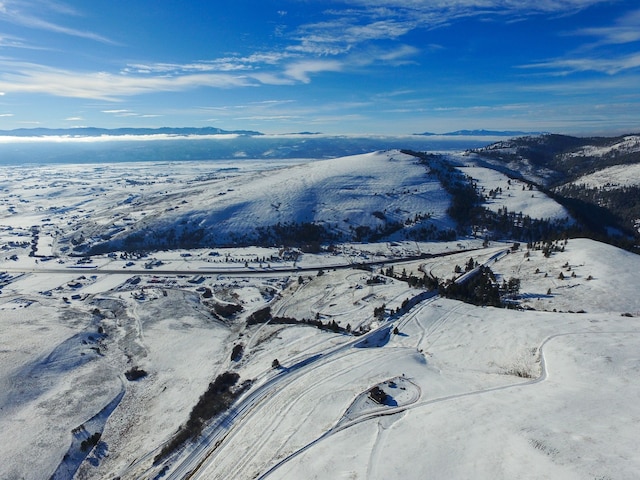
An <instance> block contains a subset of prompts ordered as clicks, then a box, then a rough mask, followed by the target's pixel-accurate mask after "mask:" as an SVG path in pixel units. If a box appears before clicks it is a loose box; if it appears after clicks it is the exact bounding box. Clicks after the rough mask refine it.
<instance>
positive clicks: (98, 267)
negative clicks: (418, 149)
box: [0, 150, 640, 479]
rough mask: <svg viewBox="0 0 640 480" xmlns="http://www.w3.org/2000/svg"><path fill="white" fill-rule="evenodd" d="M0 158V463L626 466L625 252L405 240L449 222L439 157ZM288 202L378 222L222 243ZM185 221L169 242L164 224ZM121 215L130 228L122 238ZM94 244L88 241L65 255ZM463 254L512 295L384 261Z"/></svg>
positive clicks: (494, 204) (157, 470)
mask: <svg viewBox="0 0 640 480" xmlns="http://www.w3.org/2000/svg"><path fill="white" fill-rule="evenodd" d="M454 157H455V158H456V159H460V158H462V157H461V156H460V155H458V156H454ZM460 171H461V172H462V173H464V174H465V175H468V176H469V177H471V178H473V179H474V181H476V182H477V184H478V188H481V189H484V190H485V191H486V192H488V191H492V192H495V193H496V194H495V195H492V196H489V195H487V197H488V199H487V205H486V206H487V207H488V208H489V209H491V210H494V211H498V209H504V208H507V209H508V210H509V211H521V212H523V214H524V215H527V216H530V217H532V218H541V219H546V218H551V219H564V218H567V217H568V213H567V212H566V210H565V209H564V208H563V207H562V206H560V205H558V204H557V203H555V202H554V201H553V200H552V199H551V198H549V197H547V196H546V195H544V194H543V193H542V192H539V191H537V190H536V191H533V190H530V189H529V187H528V185H525V184H521V183H519V182H517V181H515V180H512V179H509V178H508V177H506V176H504V175H503V174H500V173H497V172H496V171H494V170H489V169H487V168H483V167H481V166H479V165H476V164H471V163H468V164H465V165H464V166H461V167H460ZM0 175H1V177H0V185H1V186H2V190H3V196H2V202H3V203H2V205H0V208H2V212H1V213H0V245H2V256H1V257H2V258H0V290H1V294H0V366H1V368H0V432H1V433H0V456H1V461H0V478H7V479H13V478H16V479H17V478H25V479H40V478H56V479H64V478H79V479H85V478H87V479H88V478H121V479H129V478H185V477H187V476H188V477H189V478H202V479H208V478H236V479H252V478H269V479H276V478H323V479H324V478H362V479H365V478H366V479H377V478H379V479H382V478H415V479H418V478H425V477H433V478H505V479H506V478H567V479H573V478H576V479H577V478H593V479H596V478H623V479H624V478H629V479H631V478H635V477H637V474H638V472H639V471H640V457H639V456H638V455H637V453H636V449H637V448H636V447H637V432H636V430H637V424H638V419H640V402H638V399H639V398H640V385H638V383H637V381H636V379H637V378H638V374H639V373H640V354H639V353H638V352H640V323H639V322H638V318H640V295H638V283H637V280H638V272H639V271H640V257H638V256H637V255H635V254H633V253H630V252H627V251H624V250H621V249H618V248H616V247H613V246H610V245H607V244H604V243H599V242H596V241H593V240H588V239H584V238H570V239H568V240H567V241H564V240H562V241H557V242H554V245H553V246H554V248H553V249H551V250H545V249H544V248H542V246H541V245H540V244H539V243H538V242H536V244H531V245H527V244H526V243H520V244H515V242H513V241H511V240H509V239H503V240H493V239H492V240H491V241H487V239H485V238H482V237H480V238H474V237H472V236H466V235H460V236H459V237H458V238H456V239H455V240H453V241H442V242H429V241H411V240H408V239H406V238H404V236H403V235H404V232H405V231H411V230H412V229H414V228H417V227H427V226H429V225H433V226H434V227H433V228H435V229H438V230H447V229H453V228H455V224H454V222H453V220H452V219H451V218H450V217H449V216H448V214H447V208H448V206H449V202H450V196H449V194H448V193H447V192H445V191H444V190H443V188H441V185H440V184H439V182H438V180H437V179H436V178H435V177H433V176H430V175H429V170H428V168H427V167H426V166H425V165H421V164H419V163H418V162H417V161H416V159H415V157H412V156H410V155H406V154H403V153H400V152H399V151H396V150H392V151H387V152H377V153H373V154H365V155H359V156H354V157H343V158H337V159H331V160H308V159H306V160H303V159H300V160H270V161H266V162H265V161H260V162H258V161H250V160H242V161H233V162H231V161H215V162H174V163H169V162H163V163H119V164H100V165H57V166H52V165H46V166H30V167H28V168H27V167H11V166H7V167H2V170H1V171H0ZM498 189H499V190H498ZM498 191H499V193H498ZM307 222H308V223H314V224H321V225H328V226H330V227H331V229H332V231H333V232H342V233H343V234H344V235H345V236H348V235H350V236H351V237H353V231H354V230H355V229H356V228H358V227H368V228H369V229H371V230H375V229H376V228H378V227H380V226H381V225H385V224H391V223H393V224H395V223H398V224H402V226H403V227H402V230H399V231H394V232H391V233H390V234H389V235H388V236H387V237H386V238H385V239H384V241H380V242H377V243H358V242H354V241H353V238H350V239H349V241H346V240H345V241H336V242H335V243H334V244H333V245H331V248H322V249H320V251H317V252H315V253H310V252H309V251H303V250H302V249H300V248H294V247H288V248H285V247H282V246H268V245H266V244H265V245H263V246H259V247H258V246H232V244H233V243H234V242H236V243H237V244H238V245H240V244H242V245H244V244H245V243H247V242H248V241H250V240H251V239H255V238H256V237H255V236H254V235H255V232H256V228H257V227H265V228H266V227H269V226H273V225H275V224H278V223H280V224H281V225H289V226H291V225H293V224H294V223H307ZM196 227H197V229H198V230H199V231H202V236H201V237H199V240H198V241H199V242H200V243H198V245H196V246H194V247H193V248H185V247H184V246H183V247H182V248H177V249H169V248H166V247H167V245H171V242H168V241H167V242H164V243H163V241H164V240H165V239H167V238H168V237H169V236H172V237H171V238H174V239H175V238H180V237H181V235H183V234H185V232H186V233H187V234H188V235H192V234H193V232H194V231H196V230H195V228H196ZM171 232H172V233H171ZM132 236H133V238H134V239H138V240H136V241H139V242H140V244H139V245H146V247H147V248H144V249H137V248H136V249H127V248H125V247H126V246H127V245H129V246H130V245H131V242H132V240H126V239H127V238H129V239H130V238H132ZM241 239H242V241H241ZM127 242H129V243H127ZM203 244H207V246H206V247H205V246H203ZM96 245H99V246H101V248H102V250H103V252H102V253H99V254H95V255H92V256H86V255H84V254H86V252H88V251H90V250H91V248H93V247H95V246H96ZM139 245H138V246H139ZM74 254H75V255H74ZM470 259H471V260H473V262H471V264H474V265H485V264H486V265H488V266H490V268H491V270H492V271H493V272H494V273H495V275H496V283H498V284H499V283H501V282H503V281H507V280H509V279H513V278H517V279H518V280H519V291H518V293H517V298H515V299H513V300H514V301H517V304H518V305H519V307H520V308H518V309H506V308H495V307H487V306H476V305H472V304H469V303H463V302H462V301H458V300H453V299H449V298H444V297H442V296H440V295H438V292H437V291H435V290H429V289H428V288H423V287H419V286H418V285H415V284H413V286H412V285H411V284H410V283H411V282H410V281H408V279H410V278H438V279H452V278H455V277H460V276H461V275H464V273H461V272H460V266H463V267H464V265H466V264H467V263H469V261H470ZM260 312H262V314H261V313H260ZM225 372H228V373H232V374H237V376H238V380H237V383H235V384H234V385H235V386H234V388H235V389H236V391H237V397H236V398H235V399H234V401H233V402H232V404H231V407H230V408H228V409H226V410H225V411H224V412H223V413H221V414H218V415H216V416H213V418H212V419H211V420H209V421H205V422H204V425H203V427H202V431H201V432H200V434H198V435H196V436H195V438H191V439H189V440H188V441H187V442H185V443H182V444H180V445H178V447H177V448H175V449H173V450H172V451H170V452H168V453H165V454H162V455H161V456H160V457H159V456H158V455H159V454H160V453H161V452H162V451H163V449H164V448H165V447H166V446H167V445H169V444H170V442H171V439H172V438H174V437H175V436H176V433H177V432H179V431H181V430H184V429H185V428H186V427H185V425H187V424H188V421H189V418H190V414H191V412H192V410H193V408H194V406H195V405H196V404H198V402H199V400H200V399H201V398H202V396H203V394H204V393H205V392H206V391H207V389H208V388H209V387H210V385H211V384H212V383H213V382H214V381H215V380H216V379H217V378H220V377H221V375H223V374H225ZM245 382H246V383H245ZM241 385H244V387H242V388H240V386H241Z"/></svg>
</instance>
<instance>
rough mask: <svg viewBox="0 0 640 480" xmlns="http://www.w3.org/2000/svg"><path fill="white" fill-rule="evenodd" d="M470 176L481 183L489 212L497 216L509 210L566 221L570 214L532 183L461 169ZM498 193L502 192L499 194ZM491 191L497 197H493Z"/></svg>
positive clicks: (478, 169) (484, 170) (487, 171)
mask: <svg viewBox="0 0 640 480" xmlns="http://www.w3.org/2000/svg"><path fill="white" fill-rule="evenodd" d="M459 169H460V170H461V171H462V172H464V173H465V174H466V175H468V176H470V177H471V178H473V179H474V180H476V181H477V184H478V187H479V188H480V190H481V193H482V194H483V195H484V196H485V197H487V201H486V202H485V203H484V206H486V207H487V208H488V209H489V210H491V211H494V212H497V211H498V210H500V209H502V210H504V209H505V208H506V209H507V210H508V211H510V212H516V213H520V212H522V214H523V215H528V216H529V217H531V218H538V219H548V220H564V219H567V220H568V219H570V218H571V215H570V214H569V212H568V211H567V210H566V209H565V208H564V207H563V206H562V205H560V204H559V203H557V202H556V201H555V200H552V199H551V198H549V197H548V196H547V195H546V194H545V193H543V192H541V191H539V190H538V189H537V188H535V187H533V186H532V187H530V186H529V184H528V183H525V182H522V181H520V180H516V179H510V178H509V177H507V176H506V175H505V174H503V173H500V172H497V171H495V170H491V169H489V168H482V167H475V166H470V167H459ZM498 189H500V192H499V193H497V191H498ZM491 191H495V192H496V193H495V194H494V195H493V196H489V193H490V192H491Z"/></svg>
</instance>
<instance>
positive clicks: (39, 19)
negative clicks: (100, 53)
mask: <svg viewBox="0 0 640 480" xmlns="http://www.w3.org/2000/svg"><path fill="white" fill-rule="evenodd" d="M34 12H37V13H34ZM52 14H53V15H66V16H69V15H78V12H77V11H76V10H75V9H73V8H72V7H70V6H68V5H66V4H64V3H61V2H52V1H48V0H3V1H2V2H1V3H0V19H1V20H4V21H6V22H9V23H13V24H15V25H20V26H23V27H27V28H32V29H37V30H46V31H49V32H54V33H60V34H63V35H70V36H74V37H80V38H85V39H88V40H94V41H97V42H102V43H108V44H115V43H116V42H114V41H113V40H111V39H109V38H107V37H105V36H103V35H100V34H98V33H95V32H90V31H86V30H78V29H75V28H72V27H67V26H65V25H63V24H61V23H57V22H55V21H52V20H49V19H47V18H46V17H47V16H51V15H52Z"/></svg>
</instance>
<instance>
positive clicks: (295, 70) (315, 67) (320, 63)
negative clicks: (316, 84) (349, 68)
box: [284, 60, 344, 83]
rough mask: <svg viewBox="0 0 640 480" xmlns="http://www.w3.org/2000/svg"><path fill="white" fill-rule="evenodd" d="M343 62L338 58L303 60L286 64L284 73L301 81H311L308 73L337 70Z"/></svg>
mask: <svg viewBox="0 0 640 480" xmlns="http://www.w3.org/2000/svg"><path fill="white" fill-rule="evenodd" d="M343 69H344V64H343V63H342V62H340V61H338V60H303V61H299V62H295V63H292V64H290V65H288V66H287V67H286V68H285V70H284V74H285V75H286V76H287V77H290V78H293V79H294V80H298V81H300V82H302V83H309V82H310V81H311V77H310V74H313V73H321V72H339V71H341V70H343Z"/></svg>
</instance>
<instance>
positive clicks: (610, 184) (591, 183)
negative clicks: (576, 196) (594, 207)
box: [572, 163, 640, 190]
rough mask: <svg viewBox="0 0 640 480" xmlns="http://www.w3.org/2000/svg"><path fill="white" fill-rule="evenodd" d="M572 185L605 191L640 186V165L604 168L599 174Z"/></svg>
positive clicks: (575, 181) (578, 180) (585, 176)
mask: <svg viewBox="0 0 640 480" xmlns="http://www.w3.org/2000/svg"><path fill="white" fill-rule="evenodd" d="M572 183H573V184H575V185H584V186H585V187H586V188H603V189H605V190H611V189H616V188H621V187H631V186H634V185H640V163H636V164H632V165H615V166H613V167H607V168H603V169H602V170H599V171H597V172H594V173H590V174H588V175H583V176H582V177H580V178H578V179H576V180H574V181H573V182H572Z"/></svg>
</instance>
